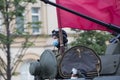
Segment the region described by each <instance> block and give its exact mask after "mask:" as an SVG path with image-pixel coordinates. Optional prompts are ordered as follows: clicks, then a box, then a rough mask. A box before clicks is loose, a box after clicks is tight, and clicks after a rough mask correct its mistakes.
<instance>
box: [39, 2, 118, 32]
mask: <svg viewBox="0 0 120 80" xmlns="http://www.w3.org/2000/svg"><path fill="white" fill-rule="evenodd" d="M41 1H43V2H44V3H46V4H50V5H52V6H55V7H58V8H60V9H62V10H65V11H68V12H70V13H73V14H75V15H78V16H80V17H83V18H85V19H87V20H90V21H92V22H95V23H97V24H100V25H102V26H105V27H106V28H108V29H110V30H113V31H115V32H118V33H120V27H119V26H116V25H113V24H108V23H105V22H103V21H100V20H97V19H94V18H92V17H89V16H87V15H83V14H81V13H78V12H76V11H74V10H71V9H68V8H66V7H63V6H61V5H59V4H56V3H54V2H51V1H49V0H41Z"/></svg>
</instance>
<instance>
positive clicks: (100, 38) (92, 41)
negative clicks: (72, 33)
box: [71, 31, 112, 54]
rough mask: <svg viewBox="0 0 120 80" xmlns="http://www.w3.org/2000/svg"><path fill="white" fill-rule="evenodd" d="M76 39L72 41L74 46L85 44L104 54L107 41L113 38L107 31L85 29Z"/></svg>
mask: <svg viewBox="0 0 120 80" xmlns="http://www.w3.org/2000/svg"><path fill="white" fill-rule="evenodd" d="M75 38H76V40H75V41H73V42H72V43H71V45H72V46H76V45H84V46H87V47H89V48H92V49H93V50H94V51H95V52H96V53H97V54H104V53H105V49H106V43H105V42H106V41H108V40H109V39H111V38H112V35H110V34H109V33H107V32H101V31H83V32H81V33H80V34H79V35H78V37H75Z"/></svg>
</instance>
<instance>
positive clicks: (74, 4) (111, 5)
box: [56, 0, 120, 31]
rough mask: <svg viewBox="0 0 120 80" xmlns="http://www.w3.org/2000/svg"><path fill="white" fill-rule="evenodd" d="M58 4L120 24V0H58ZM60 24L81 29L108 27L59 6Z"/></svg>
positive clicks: (62, 26) (104, 28)
mask: <svg viewBox="0 0 120 80" xmlns="http://www.w3.org/2000/svg"><path fill="white" fill-rule="evenodd" d="M56 3H57V4H60V5H61V6H64V7H66V8H68V9H71V10H74V11H76V12H78V13H82V14H84V15H87V16H90V17H92V18H95V19H97V20H100V21H103V22H105V23H110V24H114V25H117V26H120V0H56ZM57 14H58V25H59V27H61V28H64V27H69V28H74V29H81V30H105V31H108V29H107V28H106V27H104V26H101V25H99V24H97V23H94V22H92V21H89V20H87V19H84V18H82V17H80V16H77V15H75V14H72V13H70V12H67V11H65V10H61V9H59V8H57Z"/></svg>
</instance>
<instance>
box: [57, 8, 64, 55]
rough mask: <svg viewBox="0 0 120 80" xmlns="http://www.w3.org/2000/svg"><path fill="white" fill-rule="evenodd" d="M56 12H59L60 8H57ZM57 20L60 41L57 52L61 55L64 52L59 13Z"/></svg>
mask: <svg viewBox="0 0 120 80" xmlns="http://www.w3.org/2000/svg"><path fill="white" fill-rule="evenodd" d="M57 11H58V12H57V14H59V13H60V9H59V8H57ZM57 19H58V21H59V26H58V29H59V41H60V49H59V53H60V54H61V55H63V53H64V43H63V34H62V25H61V18H60V15H58V18H57Z"/></svg>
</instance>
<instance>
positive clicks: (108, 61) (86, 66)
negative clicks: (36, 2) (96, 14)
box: [30, 0, 120, 80]
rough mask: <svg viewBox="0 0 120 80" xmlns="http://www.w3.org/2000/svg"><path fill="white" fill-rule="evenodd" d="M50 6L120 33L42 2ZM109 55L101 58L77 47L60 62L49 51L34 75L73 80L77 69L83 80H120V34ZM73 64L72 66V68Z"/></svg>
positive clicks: (40, 78) (34, 64)
mask: <svg viewBox="0 0 120 80" xmlns="http://www.w3.org/2000/svg"><path fill="white" fill-rule="evenodd" d="M41 1H43V2H45V3H46V4H50V5H53V6H55V7H58V8H60V9H63V10H66V11H68V12H70V13H73V14H75V15H78V16H80V17H83V18H85V19H88V20H90V21H93V22H95V23H97V24H100V25H103V26H105V27H107V28H109V29H110V30H113V31H114V32H117V33H120V27H118V26H116V25H113V24H107V23H104V22H102V21H99V20H96V19H94V18H91V17H88V16H86V15H83V14H80V13H78V12H75V11H73V10H70V9H67V8H65V7H63V6H61V5H58V4H55V3H53V2H50V1H49V0H41ZM110 41H111V43H110V44H109V45H108V46H107V49H106V52H105V55H102V56H98V55H97V54H96V53H95V51H93V50H92V49H90V48H88V47H85V46H75V47H72V48H70V49H69V50H67V51H66V52H65V53H64V55H63V56H61V58H60V63H58V61H57V58H56V57H55V55H54V53H53V52H52V51H51V50H45V51H44V52H43V54H42V55H41V57H40V60H39V61H35V62H32V63H31V65H30V73H31V74H32V75H34V76H36V77H37V80H43V79H54V78H56V75H57V73H59V75H60V77H61V78H63V79H69V78H70V76H71V70H72V68H76V69H77V70H78V73H79V76H78V77H79V78H80V79H82V80H88V79H89V80H119V79H120V42H119V41H120V34H118V35H117V36H116V37H115V38H113V39H111V40H110ZM68 63H69V64H68Z"/></svg>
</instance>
